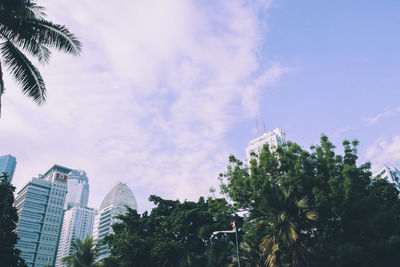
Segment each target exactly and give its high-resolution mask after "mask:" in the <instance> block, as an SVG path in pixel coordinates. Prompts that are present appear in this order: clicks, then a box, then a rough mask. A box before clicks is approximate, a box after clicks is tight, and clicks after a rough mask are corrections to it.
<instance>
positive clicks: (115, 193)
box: [93, 182, 138, 260]
mask: <svg viewBox="0 0 400 267" xmlns="http://www.w3.org/2000/svg"><path fill="white" fill-rule="evenodd" d="M126 206H128V207H129V208H131V209H134V210H137V209H138V206H137V202H136V198H135V196H134V194H133V193H132V191H131V190H130V189H129V187H128V186H127V185H126V184H124V183H120V182H119V183H117V184H116V185H115V186H114V187H113V188H112V189H111V191H110V192H109V193H108V194H107V196H106V197H105V198H104V200H103V202H102V203H101V206H100V210H99V212H98V214H97V215H96V218H95V221H94V228H93V238H94V240H95V242H96V243H97V244H99V245H98V254H97V257H98V258H97V260H102V259H103V258H105V257H107V256H108V255H109V249H108V246H107V245H104V244H101V242H102V240H103V239H104V237H105V236H107V235H109V234H111V233H112V228H111V225H112V224H113V223H115V222H116V221H117V219H116V218H115V217H116V216H117V215H121V214H125V213H126V212H127V210H126Z"/></svg>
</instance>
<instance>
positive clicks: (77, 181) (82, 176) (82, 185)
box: [64, 170, 89, 210]
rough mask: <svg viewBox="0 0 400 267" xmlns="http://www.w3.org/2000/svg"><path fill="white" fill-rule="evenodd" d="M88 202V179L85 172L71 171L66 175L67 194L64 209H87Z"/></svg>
mask: <svg viewBox="0 0 400 267" xmlns="http://www.w3.org/2000/svg"><path fill="white" fill-rule="evenodd" d="M88 200H89V179H88V177H87V175H86V172H85V171H82V170H72V171H71V172H70V173H69V174H68V192H67V196H66V198H65V205H64V209H65V210H68V209H70V208H71V207H74V206H78V207H87V204H88Z"/></svg>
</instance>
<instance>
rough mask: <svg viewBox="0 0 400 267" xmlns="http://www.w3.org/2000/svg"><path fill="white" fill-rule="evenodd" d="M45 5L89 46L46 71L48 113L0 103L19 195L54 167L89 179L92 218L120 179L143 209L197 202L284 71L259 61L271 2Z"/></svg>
mask: <svg viewBox="0 0 400 267" xmlns="http://www.w3.org/2000/svg"><path fill="white" fill-rule="evenodd" d="M43 2H44V3H43V4H44V5H46V6H47V7H48V13H49V14H52V19H54V21H56V22H59V23H62V24H66V25H68V27H69V28H70V29H71V30H72V31H74V32H76V33H77V34H78V35H79V36H80V37H81V39H82V41H83V43H84V45H85V46H84V51H83V54H82V56H81V57H79V58H73V57H71V56H65V55H59V54H57V55H56V54H55V55H54V58H53V60H52V62H51V65H49V66H46V67H45V68H42V69H43V75H44V76H45V79H46V82H47V87H48V90H49V93H48V102H47V103H46V104H45V105H44V106H42V107H36V106H34V105H33V104H32V103H31V102H29V101H28V100H27V99H26V98H25V97H23V96H21V95H20V92H18V91H17V88H16V87H15V86H14V85H11V86H9V87H11V88H10V90H9V91H7V95H5V97H3V102H5V103H4V105H3V107H4V111H3V118H2V120H1V122H0V123H1V124H0V138H1V139H0V140H1V141H0V152H1V153H3V154H4V153H11V154H15V155H16V156H17V158H18V167H17V173H16V175H17V177H16V179H15V183H16V184H17V185H18V186H19V187H20V186H22V185H23V184H24V183H26V182H27V181H28V179H29V178H30V177H31V176H33V175H35V174H37V173H38V172H44V171H46V168H49V167H50V166H51V165H52V164H54V163H58V164H61V165H66V166H68V167H71V168H80V169H84V170H86V171H87V173H88V175H89V176H90V177H89V179H90V184H91V196H90V205H92V206H94V207H98V206H99V205H100V201H101V200H102V198H103V197H104V196H105V194H106V193H107V191H108V190H109V189H110V188H111V186H112V185H113V184H114V183H115V182H116V181H117V180H122V181H126V182H127V183H128V184H129V186H130V187H131V188H132V189H133V191H134V193H135V195H136V196H137V197H138V202H139V206H140V208H147V207H148V204H146V203H144V202H145V200H146V198H147V197H148V194H160V195H162V196H164V197H169V198H181V199H185V198H188V199H194V198H197V197H198V196H199V195H200V194H206V193H207V192H208V188H209V187H211V186H213V185H214V186H215V185H216V184H217V179H216V178H217V175H218V173H219V172H221V171H223V170H224V168H225V166H226V163H227V157H228V154H229V153H230V151H232V148H231V147H230V146H231V145H234V144H232V143H231V142H232V141H230V140H226V134H227V132H228V131H229V130H230V129H231V128H232V127H233V126H234V125H235V124H237V123H239V122H240V121H241V120H243V119H249V118H251V117H254V116H257V115H258V110H259V105H260V99H261V97H262V95H263V92H264V90H265V88H266V87H268V86H270V85H272V84H274V82H276V81H277V80H278V79H279V78H280V77H281V75H282V74H283V73H285V72H287V71H288V69H287V68H285V67H282V66H280V65H279V64H278V63H274V64H270V65H269V66H267V67H265V63H264V62H263V63H261V62H259V51H260V47H261V46H262V45H263V42H264V41H265V39H264V38H265V31H264V30H265V20H264V19H262V16H259V15H260V14H259V12H266V9H267V8H268V7H269V5H270V1H230V0H225V1H217V2H214V1H188V0H182V1H178V0H175V1H161V0H160V1H156V0H140V1H139V0H138V1H127V0H116V1H113V2H112V4H110V3H109V2H105V1H96V2H93V1H89V0H80V1H72V0H68V1H67V0H60V1H43ZM7 84H9V85H10V81H7ZM243 149H244V148H243Z"/></svg>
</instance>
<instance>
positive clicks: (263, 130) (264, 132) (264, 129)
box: [263, 120, 266, 133]
mask: <svg viewBox="0 0 400 267" xmlns="http://www.w3.org/2000/svg"><path fill="white" fill-rule="evenodd" d="M263 131H264V133H265V132H266V129H265V122H264V120H263Z"/></svg>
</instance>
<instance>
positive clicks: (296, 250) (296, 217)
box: [256, 186, 318, 267]
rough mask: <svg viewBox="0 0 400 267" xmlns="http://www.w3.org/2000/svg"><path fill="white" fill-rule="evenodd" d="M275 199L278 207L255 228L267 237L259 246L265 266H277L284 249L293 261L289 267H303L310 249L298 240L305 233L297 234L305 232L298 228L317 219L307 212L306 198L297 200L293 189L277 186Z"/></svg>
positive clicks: (308, 209)
mask: <svg viewBox="0 0 400 267" xmlns="http://www.w3.org/2000/svg"><path fill="white" fill-rule="evenodd" d="M275 197H276V199H277V205H276V206H275V207H273V208H272V209H271V212H270V214H268V216H263V217H259V218H257V224H256V225H257V226H256V227H257V228H259V229H260V230H262V231H263V230H266V231H267V233H268V234H267V235H265V236H264V237H263V238H262V240H261V243H260V245H259V246H260V249H261V250H262V251H264V252H265V253H266V255H267V259H266V261H265V262H266V265H267V266H270V267H278V266H280V262H281V259H280V248H282V247H285V248H287V251H288V252H289V258H291V260H292V266H294V267H296V266H305V265H306V263H307V256H308V253H310V248H308V247H307V246H306V245H305V244H304V243H303V242H302V241H301V240H300V239H299V236H300V234H303V233H304V232H303V233H300V231H305V230H303V229H301V228H300V227H301V226H302V225H304V224H306V222H307V220H309V221H315V220H317V218H318V215H317V213H316V212H315V211H314V210H311V209H310V207H309V205H308V200H307V197H303V198H301V199H299V198H298V197H297V196H296V195H295V193H294V192H293V187H292V186H289V187H288V188H286V187H284V186H280V187H279V190H276V194H275Z"/></svg>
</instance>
